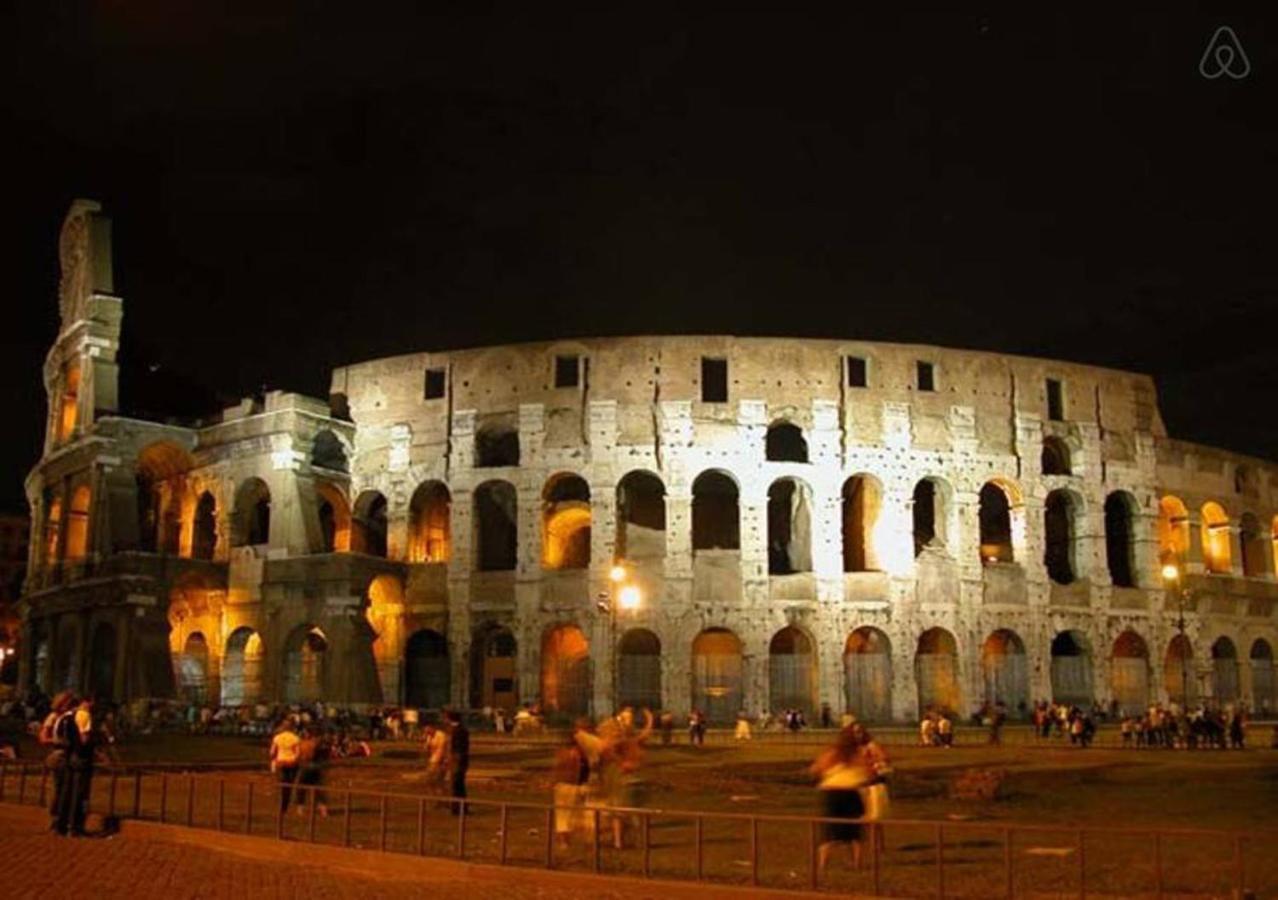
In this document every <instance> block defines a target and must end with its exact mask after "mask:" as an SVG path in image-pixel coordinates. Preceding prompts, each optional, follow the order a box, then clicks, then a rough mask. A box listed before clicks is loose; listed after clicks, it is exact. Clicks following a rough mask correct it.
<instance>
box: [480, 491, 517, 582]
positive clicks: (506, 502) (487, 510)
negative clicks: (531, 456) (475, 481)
mask: <svg viewBox="0 0 1278 900" xmlns="http://www.w3.org/2000/svg"><path fill="white" fill-rule="evenodd" d="M474 503H475V524H474V528H475V563H476V567H477V568H478V569H479V571H481V572H502V571H509V570H511V569H514V568H515V565H516V562H517V560H518V540H519V533H518V521H519V519H518V516H519V498H518V495H517V494H516V492H515V486H514V485H512V484H511V483H510V482H508V481H485V482H484V483H483V484H481V485H480V486H479V487H477V488H475V499H474Z"/></svg>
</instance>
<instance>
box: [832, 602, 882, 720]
mask: <svg viewBox="0 0 1278 900" xmlns="http://www.w3.org/2000/svg"><path fill="white" fill-rule="evenodd" d="M843 680H844V690H845V694H846V696H845V700H846V701H847V709H848V712H850V713H852V715H854V716H856V717H857V718H858V719H860V720H862V721H865V722H887V721H889V720H890V719H891V718H892V644H891V642H890V641H889V640H888V636H887V635H886V634H884V633H883V632H882V631H879V629H877V628H871V627H869V626H868V625H866V626H862V627H860V628H858V629H856V630H855V631H853V632H852V633H851V634H849V635H848V639H847V642H846V643H845V644H844V646H843Z"/></svg>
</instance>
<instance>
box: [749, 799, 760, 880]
mask: <svg viewBox="0 0 1278 900" xmlns="http://www.w3.org/2000/svg"><path fill="white" fill-rule="evenodd" d="M750 884H752V885H756V886H757V885H758V884H759V820H758V819H756V818H755V817H754V816H751V817H750Z"/></svg>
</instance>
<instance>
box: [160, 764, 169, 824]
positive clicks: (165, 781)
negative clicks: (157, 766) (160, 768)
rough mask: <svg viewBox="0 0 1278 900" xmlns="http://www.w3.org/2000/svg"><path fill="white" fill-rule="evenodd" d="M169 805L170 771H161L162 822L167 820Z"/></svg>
mask: <svg viewBox="0 0 1278 900" xmlns="http://www.w3.org/2000/svg"><path fill="white" fill-rule="evenodd" d="M168 805H169V773H168V772H161V773H160V822H164V821H165V817H166V816H167V815H168Z"/></svg>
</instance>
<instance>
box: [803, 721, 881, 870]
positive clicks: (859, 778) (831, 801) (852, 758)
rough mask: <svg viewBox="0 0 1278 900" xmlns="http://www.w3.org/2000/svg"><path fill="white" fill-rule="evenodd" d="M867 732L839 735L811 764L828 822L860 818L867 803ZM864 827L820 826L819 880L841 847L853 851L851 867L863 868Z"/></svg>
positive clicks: (849, 823) (870, 775)
mask: <svg viewBox="0 0 1278 900" xmlns="http://www.w3.org/2000/svg"><path fill="white" fill-rule="evenodd" d="M864 734H865V732H864V730H863V729H861V730H858V728H857V726H856V725H852V726H849V727H847V728H844V729H843V730H841V731H840V732H839V736H838V738H837V739H836V740H835V743H834V746H833V747H831V748H830V749H828V750H826V751H825V752H824V753H822V754H821V755H820V756H819V757H817V759H816V761H815V762H814V763H813V764H812V767H811V772H812V773H813V774H814V775H816V776H817V778H818V779H819V780H818V782H817V792H818V793H819V795H820V797H821V816H822V817H823V818H826V819H844V820H851V819H861V818H862V817H863V816H864V815H865V803H864V800H863V799H862V796H861V789H862V788H864V787H866V786H867V785H869V784H870V782H871V781H872V779H873V773H872V770H871V767H870V762H869V760H868V759H867V758H866V756H865V754H864V750H863V748H864V746H865V738H864ZM863 832H864V829H863V826H862V825H861V824H860V823H859V822H856V821H839V822H825V823H823V824H822V826H821V845H820V846H819V847H818V848H817V877H818V879H819V878H821V877H822V876H823V875H824V874H825V869H826V866H827V865H828V864H829V861H830V853H831V852H832V851H833V850H834V848H835V847H836V846H838V845H839V844H847V845H849V848H850V850H851V860H852V868H854V869H859V868H860V867H861V844H862V840H863V836H864V834H863Z"/></svg>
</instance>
